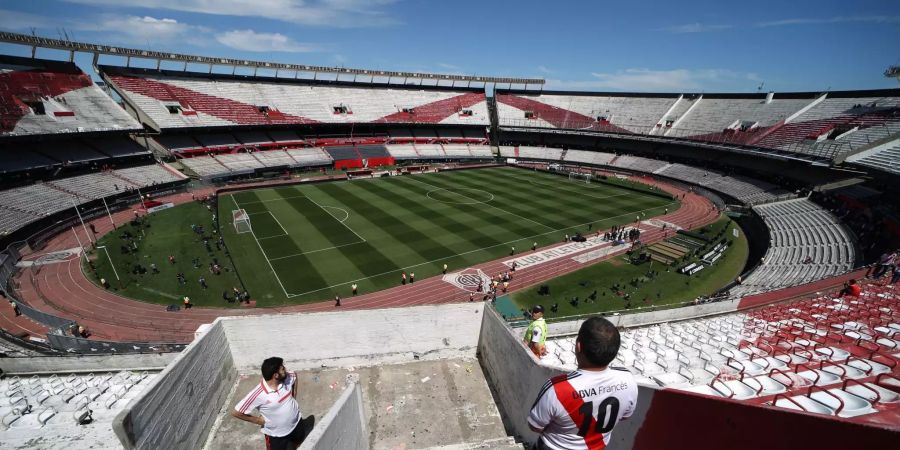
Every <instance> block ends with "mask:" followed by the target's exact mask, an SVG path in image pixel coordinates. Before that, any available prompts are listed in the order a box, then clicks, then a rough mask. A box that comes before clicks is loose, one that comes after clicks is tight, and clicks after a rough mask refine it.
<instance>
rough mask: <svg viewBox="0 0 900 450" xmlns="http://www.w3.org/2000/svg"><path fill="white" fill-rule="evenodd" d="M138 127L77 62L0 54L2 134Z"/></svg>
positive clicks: (75, 131) (0, 134)
mask: <svg viewBox="0 0 900 450" xmlns="http://www.w3.org/2000/svg"><path fill="white" fill-rule="evenodd" d="M140 128H141V126H140V124H138V122H137V121H136V120H134V119H133V118H132V117H131V116H130V115H128V113H126V112H125V111H124V110H123V109H122V108H120V107H119V106H118V105H116V103H115V102H114V101H113V100H112V98H110V97H109V96H108V95H106V93H104V92H103V90H101V89H100V88H99V87H98V86H97V85H96V84H94V82H93V81H91V77H90V76H88V75H87V74H85V73H84V72H82V71H81V69H79V68H78V66H76V65H75V64H74V63H69V62H60V61H51V60H43V59H31V58H20V57H15V56H0V136H22V135H46V134H57V133H84V132H95V131H109V130H123V131H124V130H139V129H140Z"/></svg>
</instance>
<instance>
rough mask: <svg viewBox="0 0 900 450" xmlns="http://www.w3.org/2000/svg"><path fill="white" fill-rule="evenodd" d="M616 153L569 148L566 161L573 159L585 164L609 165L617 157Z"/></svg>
mask: <svg viewBox="0 0 900 450" xmlns="http://www.w3.org/2000/svg"><path fill="white" fill-rule="evenodd" d="M615 157H616V155H615V154H614V153H604V152H589V151H585V150H569V151H567V152H566V155H565V158H564V160H565V161H571V162H576V163H584V164H596V165H600V166H606V165H609V163H610V162H611V161H612V160H613V158H615Z"/></svg>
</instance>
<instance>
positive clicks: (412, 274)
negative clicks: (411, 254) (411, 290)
mask: <svg viewBox="0 0 900 450" xmlns="http://www.w3.org/2000/svg"><path fill="white" fill-rule="evenodd" d="M415 282H416V273H415V272H410V273H409V284H413V283H415Z"/></svg>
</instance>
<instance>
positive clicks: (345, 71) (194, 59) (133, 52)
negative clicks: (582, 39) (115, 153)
mask: <svg viewBox="0 0 900 450" xmlns="http://www.w3.org/2000/svg"><path fill="white" fill-rule="evenodd" d="M0 42H6V43H10V44H19V45H26V46H30V47H31V48H32V54H34V51H35V49H37V48H50V49H55V50H65V51H68V52H70V53H71V54H74V53H75V52H86V53H93V54H94V58H95V61H96V58H97V57H98V56H99V55H113V56H121V57H126V58H128V60H129V62H130V60H131V58H141V59H150V60H156V61H157V64H159V62H160V61H177V62H183V63H185V65H186V64H187V63H193V64H207V65H209V66H210V69H212V66H231V67H235V68H237V67H247V68H253V69H274V70H291V71H297V72H311V73H334V74H338V75H363V76H370V77H398V78H421V79H427V80H438V81H453V82H456V81H462V82H469V83H472V82H475V83H486V84H487V83H493V84H498V83H499V84H509V85H513V84H515V85H525V86H528V85H540V86H543V85H544V80H543V79H542V78H510V77H481V76H468V75H451V74H437V73H424V72H396V71H390V70H370V69H352V68H342V67H326V66H309V65H305V64H288V63H277V62H266V61H254V60H246V59H233V58H217V57H211V56H199V55H186V54H183V53H170V52H158V51H153V50H140V49H135V48H126V47H116V46H111V45H101V44H90V43H86V42H76V41H70V40H62V39H51V38H45V37H40V36H30V35H27V34H20V33H10V32H6V31H0Z"/></svg>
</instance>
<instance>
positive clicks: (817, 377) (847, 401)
mask: <svg viewBox="0 0 900 450" xmlns="http://www.w3.org/2000/svg"><path fill="white" fill-rule="evenodd" d="M897 302H898V296H897V292H896V290H894V289H892V288H891V287H890V286H887V287H883V286H878V285H874V284H869V285H867V286H865V288H864V292H863V294H862V295H861V297H860V298H859V299H849V298H843V299H842V298H833V297H831V296H829V295H824V296H822V295H820V296H815V297H812V298H808V299H803V300H798V301H793V302H787V303H781V304H777V305H774V306H769V307H765V308H762V309H758V310H755V311H751V312H740V313H732V314H726V315H719V316H715V317H707V318H697V319H691V320H687V321H680V322H669V323H662V324H657V325H653V326H646V327H637V328H632V329H628V330H625V331H624V332H623V333H622V337H621V339H622V349H621V350H620V351H619V354H618V355H617V357H616V361H615V362H614V363H613V364H614V365H617V366H623V367H626V368H627V369H628V370H629V371H631V372H632V373H633V374H634V375H635V376H636V377H637V378H638V380H639V382H643V383H647V384H651V385H658V386H662V387H667V388H675V389H680V390H685V391H688V392H694V393H699V394H703V395H709V396H714V397H724V398H731V399H734V400H740V401H745V402H748V403H753V404H774V405H775V406H777V407H781V408H788V409H794V410H803V411H807V412H811V413H817V414H824V415H830V416H835V415H836V416H838V417H844V418H846V417H859V416H864V415H873V416H877V415H879V414H886V415H890V414H891V412H889V410H888V411H885V407H888V406H891V405H894V404H896V403H897V402H898V401H900V394H897V393H896V392H894V391H893V390H890V389H887V388H885V387H883V386H882V385H880V383H878V382H877V380H876V377H878V376H879V375H881V374H890V373H891V372H892V368H893V367H894V366H895V364H896V363H895V362H894V361H892V359H891V357H890V356H887V354H886V353H881V352H879V351H877V350H876V351H874V352H873V351H872V349H873V348H880V349H883V350H884V351H895V350H896V348H897V347H898V345H900V341H898V340H897V334H896V333H897V329H896V328H895V327H896V323H895V322H896V320H897V319H896V314H895V313H892V312H891V311H896V308H897ZM878 308H881V309H883V310H884V311H887V313H885V314H872V313H871V311H872V310H873V309H878ZM574 344H575V338H574V337H563V338H560V339H554V340H552V341H549V342H548V345H547V351H548V356H547V358H545V360H544V361H542V362H543V363H544V364H546V365H557V366H561V367H563V368H565V369H574V368H575V354H574ZM872 420H874V421H878V420H879V419H877V418H873V419H872Z"/></svg>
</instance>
